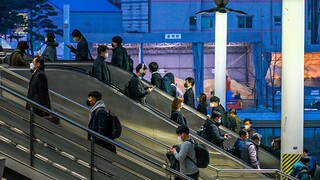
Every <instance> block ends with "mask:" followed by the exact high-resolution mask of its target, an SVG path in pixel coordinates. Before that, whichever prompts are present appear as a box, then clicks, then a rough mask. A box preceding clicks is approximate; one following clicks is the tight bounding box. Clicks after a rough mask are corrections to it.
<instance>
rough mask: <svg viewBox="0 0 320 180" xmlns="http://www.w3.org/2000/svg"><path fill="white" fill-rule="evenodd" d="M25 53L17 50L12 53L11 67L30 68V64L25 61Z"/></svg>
mask: <svg viewBox="0 0 320 180" xmlns="http://www.w3.org/2000/svg"><path fill="white" fill-rule="evenodd" d="M24 53H25V51H23V50H20V49H16V50H14V51H13V52H12V53H11V56H10V66H28V67H29V63H28V62H27V61H26V60H25V59H24Z"/></svg>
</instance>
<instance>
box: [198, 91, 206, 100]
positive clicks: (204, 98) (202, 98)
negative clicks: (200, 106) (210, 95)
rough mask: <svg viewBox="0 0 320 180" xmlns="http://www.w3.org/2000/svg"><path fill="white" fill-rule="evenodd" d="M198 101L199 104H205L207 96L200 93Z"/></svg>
mask: <svg viewBox="0 0 320 180" xmlns="http://www.w3.org/2000/svg"><path fill="white" fill-rule="evenodd" d="M199 101H200V102H206V101H207V95H206V94H205V93H200V95H199Z"/></svg>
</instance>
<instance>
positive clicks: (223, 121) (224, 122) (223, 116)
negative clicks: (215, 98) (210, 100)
mask: <svg viewBox="0 0 320 180" xmlns="http://www.w3.org/2000/svg"><path fill="white" fill-rule="evenodd" d="M212 111H218V112H220V113H221V124H222V125H223V126H224V127H227V115H226V110H225V109H224V107H223V106H222V105H221V104H219V106H218V107H215V108H212ZM212 111H211V112H212Z"/></svg>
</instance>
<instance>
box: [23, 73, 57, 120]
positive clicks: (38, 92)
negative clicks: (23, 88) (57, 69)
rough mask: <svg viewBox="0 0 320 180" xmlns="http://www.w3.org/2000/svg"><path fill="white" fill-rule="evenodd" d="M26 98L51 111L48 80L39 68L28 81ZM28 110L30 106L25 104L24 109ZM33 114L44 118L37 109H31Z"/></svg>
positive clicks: (41, 112) (42, 113)
mask: <svg viewBox="0 0 320 180" xmlns="http://www.w3.org/2000/svg"><path fill="white" fill-rule="evenodd" d="M27 97H28V98H29V99H31V100H32V101H34V102H36V103H38V104H40V105H42V106H44V107H46V108H48V109H51V103H50V97H49V88H48V80H47V77H46V75H45V73H44V68H43V67H40V68H39V69H38V70H36V71H35V72H34V73H33V74H32V77H31V79H30V81H29V88H28V95H27ZM26 108H27V109H28V110H29V109H30V105H29V104H27V107H26ZM33 112H34V113H35V114H37V115H39V116H41V117H43V116H45V115H46V113H44V112H43V111H42V110H40V109H38V108H33Z"/></svg>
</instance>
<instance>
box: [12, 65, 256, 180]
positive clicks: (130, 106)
mask: <svg viewBox="0 0 320 180" xmlns="http://www.w3.org/2000/svg"><path fill="white" fill-rule="evenodd" d="M13 70H14V71H15V72H17V73H18V74H21V75H24V76H26V77H28V76H30V72H29V70H26V69H13ZM46 74H47V77H48V81H49V88H51V89H52V90H54V91H56V92H58V93H60V94H63V95H64V96H66V97H68V98H70V99H72V100H74V101H76V102H78V103H80V104H84V102H85V100H86V98H87V93H88V92H90V91H92V90H98V91H100V92H102V94H103V100H104V102H105V104H106V106H107V107H108V108H110V109H111V110H112V111H113V112H114V113H115V114H117V115H118V116H119V118H120V120H121V122H122V123H123V124H125V125H126V126H127V127H130V128H131V129H134V130H136V131H138V132H141V133H142V134H144V135H147V136H149V137H151V138H153V139H156V140H157V141H160V142H161V143H163V144H165V145H167V146H169V145H173V144H177V143H178V142H177V140H176V139H177V138H176V134H175V128H176V126H177V124H175V123H173V122H172V121H171V120H168V119H166V118H163V117H162V116H160V115H157V114H155V113H153V112H152V111H150V109H148V108H146V107H145V106H143V105H141V104H140V103H137V102H135V101H132V100H131V99H130V98H128V97H126V96H124V95H123V94H122V93H120V92H118V91H117V90H115V89H113V88H110V87H109V86H106V85H104V84H102V83H101V82H98V81H97V80H95V79H93V78H91V77H89V76H87V75H84V74H83V73H78V72H74V71H70V70H64V69H56V68H53V69H47V70H46ZM6 79H9V78H8V77H6ZM10 81H13V82H14V81H15V80H13V79H10ZM78 111H79V110H75V112H78ZM137 115H139V116H137ZM192 136H193V137H194V138H195V139H196V140H197V141H198V142H201V143H205V144H207V142H206V141H204V140H203V139H202V138H199V137H197V136H195V134H194V133H192ZM154 145H155V143H153V144H148V147H149V148H152V149H153V150H154V151H155V152H158V153H157V154H162V157H160V158H162V159H163V158H165V157H164V153H165V152H166V149H163V148H160V149H159V148H153V146H154ZM207 146H208V147H209V151H210V157H211V163H210V164H211V165H212V166H214V167H217V168H222V169H223V168H224V169H225V168H231V169H234V168H236V169H242V168H249V167H248V166H247V165H245V163H243V162H242V161H239V160H238V159H236V158H235V157H233V156H230V155H228V154H227V153H226V152H224V151H223V150H221V149H219V148H217V147H215V146H213V145H211V144H207ZM200 174H201V175H205V176H208V177H213V174H215V172H214V171H213V170H212V169H210V168H206V169H201V173H200ZM226 176H227V174H226ZM238 176H239V174H237V175H235V176H234V175H233V176H232V178H235V177H238ZM240 176H241V175H240ZM246 177H248V176H246ZM250 177H253V178H256V179H259V178H261V176H260V175H258V174H253V175H250ZM205 179H207V178H205Z"/></svg>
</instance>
